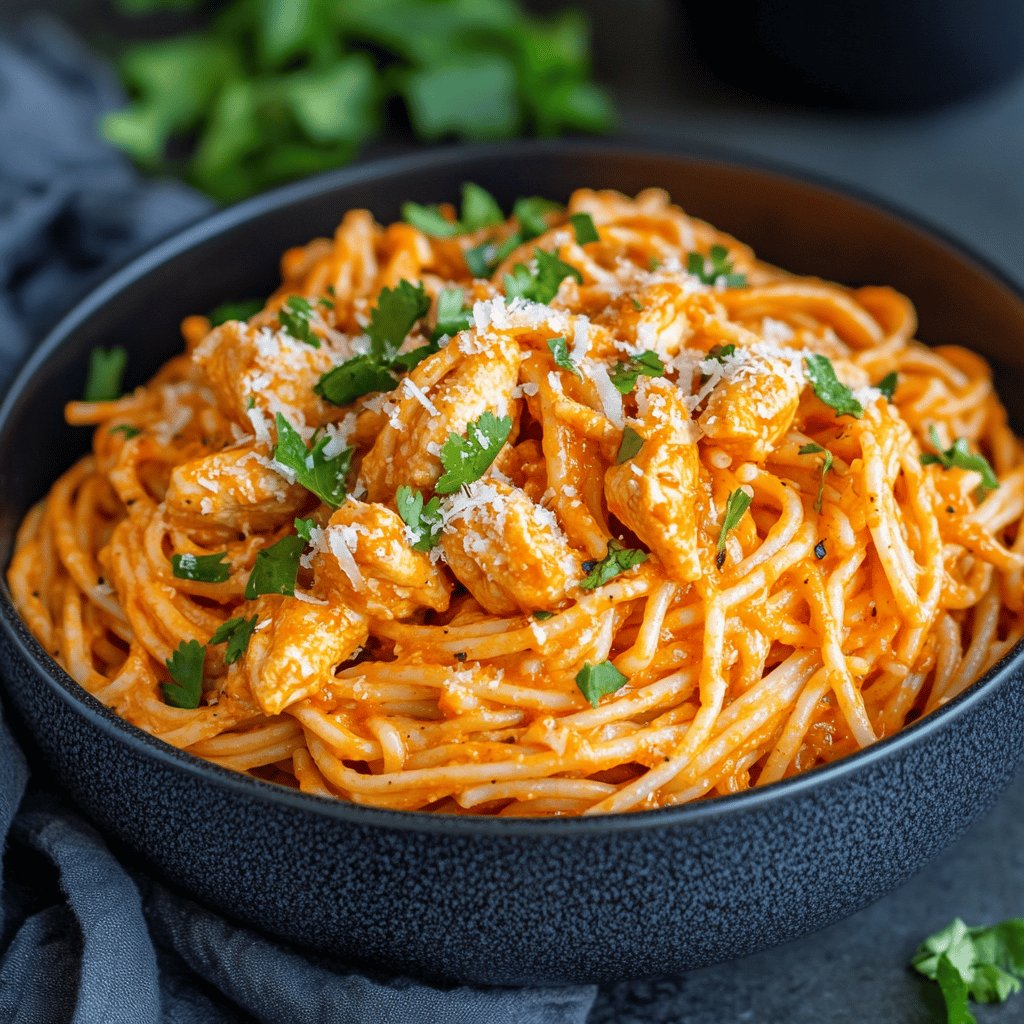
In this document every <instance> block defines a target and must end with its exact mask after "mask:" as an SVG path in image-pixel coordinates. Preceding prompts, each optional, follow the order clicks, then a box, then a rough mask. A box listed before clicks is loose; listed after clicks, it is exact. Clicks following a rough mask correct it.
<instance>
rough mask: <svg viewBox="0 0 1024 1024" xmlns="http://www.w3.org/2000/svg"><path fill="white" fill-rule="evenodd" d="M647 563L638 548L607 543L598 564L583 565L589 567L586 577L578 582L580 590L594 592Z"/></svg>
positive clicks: (615, 541) (644, 552) (611, 541)
mask: <svg viewBox="0 0 1024 1024" xmlns="http://www.w3.org/2000/svg"><path fill="white" fill-rule="evenodd" d="M646 561H647V552H646V551H641V550H640V549H639V548H627V547H623V546H622V545H621V544H620V543H619V542H618V541H617V540H610V541H608V550H607V551H606V552H605V556H604V558H602V559H601V561H600V562H592V563H584V568H587V566H588V564H589V566H590V568H589V571H588V573H587V575H586V576H585V577H584V579H583V580H582V581H581V582H580V588H581V589H582V590H596V589H597V588H598V587H603V586H604V585H605V584H606V583H607V582H608V581H609V580H613V579H615V577H616V576H618V575H619V574H620V573H623V572H626V570H627V569H632V568H634V567H635V566H638V565H640V563H641V562H646Z"/></svg>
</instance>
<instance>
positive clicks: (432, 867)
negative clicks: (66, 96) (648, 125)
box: [0, 143, 1024, 984]
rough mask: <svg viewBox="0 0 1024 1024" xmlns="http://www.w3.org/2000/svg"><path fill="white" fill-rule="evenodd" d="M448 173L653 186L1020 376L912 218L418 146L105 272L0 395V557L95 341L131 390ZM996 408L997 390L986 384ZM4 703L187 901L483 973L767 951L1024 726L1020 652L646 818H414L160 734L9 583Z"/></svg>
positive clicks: (608, 968) (638, 166)
mask: <svg viewBox="0 0 1024 1024" xmlns="http://www.w3.org/2000/svg"><path fill="white" fill-rule="evenodd" d="M464 180H473V181H477V182H479V183H481V184H482V185H485V186H486V187H487V188H489V189H491V190H493V191H494V192H495V194H496V195H497V196H498V197H499V199H500V200H501V201H502V202H503V203H504V204H505V205H506V206H508V205H510V203H511V200H512V199H513V198H514V197H515V196H517V195H521V194H534V193H536V194H541V195H545V196H551V197H555V198H562V199H564V198H565V197H566V196H567V195H568V193H569V192H570V191H571V190H572V189H573V188H575V187H577V186H580V185H591V186H607V187H612V188H617V189H622V190H624V191H626V192H635V191H636V190H638V189H640V188H641V187H643V186H647V185H660V186H664V187H665V188H667V189H668V190H669V191H670V192H671V193H672V195H673V196H674V197H675V199H676V200H678V201H679V202H680V203H681V204H683V205H684V206H685V207H686V208H687V209H688V210H690V211H692V212H693V213H695V214H699V215H700V216H702V217H705V218H707V219H709V220H711V221H712V222H714V223H715V224H717V225H719V226H721V227H722V228H725V229H726V230H728V231H731V232H733V233H734V234H736V235H737V236H738V237H739V238H741V239H743V240H745V241H747V242H750V243H752V244H753V246H754V247H755V249H756V251H757V252H758V253H759V254H760V255H761V256H762V257H764V258H766V259H769V260H772V261H774V262H776V263H778V264H781V265H783V266H786V267H789V268H791V269H793V270H797V271H802V272H807V273H817V274H821V275H823V276H825V277H829V278H834V279H836V280H839V281H845V282H849V283H851V284H856V283H867V282H887V283H891V284H894V285H896V286H897V287H898V288H900V289H902V290H903V291H905V292H907V293H908V294H909V295H910V296H911V297H912V298H913V299H914V301H915V302H916V303H917V305H918V308H919V310H920V313H921V322H922V335H923V337H924V338H925V339H927V340H929V341H932V342H947V341H954V340H957V341H965V342H967V343H969V344H971V345H973V346H975V347H977V348H978V349H979V350H980V351H981V352H983V353H984V354H985V355H986V356H989V357H992V358H994V359H997V360H1000V361H1001V362H1002V363H1004V364H1006V365H1009V366H1011V367H1014V368H1015V369H1017V371H1018V372H1019V371H1020V370H1021V369H1022V368H1024V349H1021V348H1020V347H1019V339H1020V338H1022V337H1024V303H1022V301H1021V298H1020V297H1019V296H1018V295H1016V294H1015V293H1014V292H1013V290H1012V289H1010V288H1009V287H1008V286H1007V285H1006V284H1005V283H1002V282H1000V281H999V280H998V279H997V277H996V276H995V275H994V274H993V273H992V272H991V271H988V270H986V269H984V267H983V265H982V264H981V263H980V261H978V260H977V259H975V258H973V257H971V256H968V255H965V254H964V253H963V252H960V251H958V250H957V249H956V248H955V247H954V246H952V245H950V244H949V243H947V242H944V241H942V240H940V239H939V238H937V237H936V236H935V235H934V234H933V233H929V232H927V231H925V230H922V229H919V228H916V227H912V226H910V225H909V224H908V223H906V221H904V220H901V219H899V218H898V217H896V216H894V215H892V214H891V213H888V212H885V211H884V210H881V209H879V208H877V207H875V206H872V205H868V204H866V203H864V202H862V201H860V200H857V199H852V198H848V197H845V196H842V195H839V194H837V193H836V192H832V191H829V190H827V189H824V188H821V187H819V186H817V185H811V184H807V183H803V182H800V181H796V180H793V179H791V178H788V177H784V176H780V175H779V174H777V173H770V172H766V171H763V170H755V169H752V168H749V167H740V166H735V165H731V164H728V163H723V162H719V161H717V160H704V159H693V158H683V157H677V156H667V155H658V154H651V153H636V152H626V151H623V150H620V149H617V148H614V147H610V146H607V145H604V144H600V145H598V144H584V145H568V144H564V143H550V144H540V145H530V144H516V145H507V146H497V147H488V148H477V149H458V150H449V151H447V152H444V151H441V152H432V153H428V154H424V155H420V156H414V157H409V158H403V159H398V160H392V161H389V162H387V163H381V164H377V165H368V166H363V167H357V168H355V169H352V170H347V171H342V172H339V173H336V174H331V175H327V176H324V177H319V178H315V179H313V180H311V181H307V182H303V183H301V184H298V185H295V186H291V187H289V188H285V189H282V190H280V191H277V192H274V193H272V194H270V195H267V196H264V197H261V198H259V199H255V200H252V201H251V202H248V203H244V204H242V205H241V206H238V207H235V208H234V209H231V210H228V211H226V212H224V213H221V214H218V215H216V216H214V217H211V218H210V219H208V220H206V221H204V222H203V223H201V224H199V225H198V226H196V227H193V228H190V229H188V230H186V231H184V232H182V233H181V234H179V235H177V236H176V237H174V238H172V239H171V240H169V241H167V242H164V243H163V244H161V245H159V246H158V247H156V248H155V249H153V250H152V251H151V252H149V253H148V254H147V255H145V256H143V257H141V258H140V259H138V260H136V261H135V262H133V263H132V264H130V265H129V266H127V267H126V268H125V269H123V270H122V271H120V272H119V273H118V274H116V275H115V276H114V277H112V278H111V279H110V280H109V281H108V282H107V283H106V284H105V285H103V286H102V287H101V288H100V289H98V290H97V291H96V293H95V294H93V295H92V296H91V297H90V298H88V299H87V300H86V301H85V302H83V303H82V304H81V305H80V306H78V308H77V309H75V310H74V311H73V312H72V313H71V314H70V315H69V316H67V317H66V318H65V319H64V320H63V321H62V322H61V323H60V324H59V325H58V327H57V328H56V329H55V330H54V331H53V332H52V333H51V334H50V336H49V337H48V338H47V339H46V340H45V341H44V342H43V343H42V345H41V346H40V348H39V350H38V351H37V352H36V354H35V355H34V356H33V358H32V359H31V360H30V362H29V364H28V365H27V366H26V367H25V369H24V370H23V371H22V373H21V375H20V376H19V377H18V379H17V381H16V383H15V384H14V386H13V388H12V390H11V392H10V393H9V394H8V396H7V399H6V401H5V402H4V404H3V407H2V409H0V564H3V565H6V563H7V560H8V558H9V556H10V550H11V544H12V539H13V537H14V532H15V528H16V526H17V524H18V522H19V520H20V519H21V517H22V514H23V513H24V511H25V510H26V508H27V507H28V506H29V505H30V504H31V503H32V502H33V501H35V500H36V499H38V498H39V497H40V496H41V495H42V494H44V493H45V491H46V490H47V488H48V486H49V485H50V483H51V481H52V480H53V478H54V477H55V476H56V475H57V474H58V472H59V471H61V470H62V469H64V467H65V466H66V465H67V464H68V463H69V462H70V461H71V460H72V458H74V457H75V456H76V455H77V454H79V453H80V452H81V451H83V450H84V449H85V448H86V446H87V444H88V432H87V431H83V430H77V431H76V430H72V429H69V428H68V427H66V426H65V425H64V423H63V420H62V418H61V406H62V405H63V403H64V401H65V400H67V399H70V398H72V397H76V396H77V395H78V394H79V393H80V390H81V386H82V379H83V373H84V368H85V365H86V360H87V356H88V353H89V351H90V349H91V348H92V347H93V346H94V345H98V344H106V345H109V344H111V343H119V344H124V345H127V346H128V347H129V349H130V352H131V360H130V366H131V377H132V379H131V380H130V381H129V383H130V384H136V383H138V382H140V381H142V380H144V379H145V378H146V377H147V376H148V375H149V374H150V373H151V372H152V371H154V370H155V369H156V368H157V366H158V365H159V364H160V363H161V362H163V360H165V359H166V358H167V357H168V356H170V355H171V354H172V353H174V352H176V351H177V350H178V349H179V348H180V341H179V339H178V334H177V323H178V321H179V320H180V319H181V318H182V316H184V315H185V314H188V313H192V312H195V311H197V310H206V309H210V308H211V307H213V306H214V305H216V304H217V303H219V302H220V301H222V300H224V299H230V298H235V297H238V296H243V295H252V294H264V293H266V292H268V291H269V290H270V288H271V287H272V285H273V284H274V282H275V275H276V268H277V260H278V254H279V253H280V252H281V251H282V250H283V249H285V248H286V247H287V246H290V245H295V244H297V243H301V242H304V241H306V240H307V239H309V238H311V237H313V236H315V235H318V234H328V233H330V231H331V230H332V229H333V227H334V225H335V224H336V223H337V221H338V220H339V218H340V217H341V215H342V214H343V213H344V212H345V211H346V210H347V209H349V208H350V207H353V206H366V207H369V208H370V209H372V210H373V211H374V213H376V215H377V216H378V218H380V219H382V220H384V221H388V220H390V219H393V218H395V217H396V216H397V215H398V212H399V205H400V203H401V202H402V200H404V199H416V200H419V201H424V202H426V201H436V200H440V199H446V198H451V197H452V196H455V195H457V192H458V188H459V186H460V184H461V183H462V182H463V181H464ZM1015 397H1016V396H1015V395H1013V394H1012V393H1007V395H1006V398H1007V399H1013V398H1015ZM0 624H2V628H0V651H2V654H3V666H4V676H5V683H6V689H7V693H8V696H9V698H10V701H11V702H12V703H13V705H14V706H15V708H16V709H17V711H18V712H19V713H20V716H21V717H22V719H23V720H24V722H25V723H26V724H27V726H28V728H29V730H30V731H31V732H32V734H33V735H34V737H35V739H36V741H37V743H38V746H39V748H40V750H41V752H42V754H43V756H44V757H45V758H46V760H47V761H48V762H49V764H50V765H51V766H52V769H53V772H54V773H55V775H56V777H57V778H58V779H60V780H61V782H62V783H63V784H64V785H65V786H66V788H67V789H68V790H69V792H70V793H71V796H72V797H73V799H74V800H75V801H77V802H78V803H79V804H80V805H81V806H82V807H83V808H84V809H85V810H86V811H87V812H88V813H89V814H90V815H91V816H92V817H93V818H94V819H95V820H96V822H98V824H99V825H100V826H101V828H103V829H105V830H107V831H108V833H110V834H111V835H113V836H115V837H116V838H117V839H119V840H120V841H122V842H123V843H125V844H127V846H129V847H130V848H132V849H134V850H136V851H138V852H139V853H141V854H142V855H143V856H144V857H145V858H146V860H147V861H148V862H149V864H150V866H151V868H152V870H154V871H155V872H156V873H157V874H158V875H160V876H161V877H163V878H164V879H166V880H168V881H169V882H170V883H171V884H173V885H175V886H177V887H178V888H179V889H181V890H184V891H185V892H187V893H189V894H191V895H193V896H194V897H195V898H196V899H198V900H200V901H202V902H204V903H208V904H211V905H213V906H216V907H218V908H220V909H221V910H223V911H224V912H226V913H228V914H230V915H233V916H234V917H236V918H238V919H240V920H242V921H245V922H249V923H251V924H254V925H257V926H259V927H261V928H264V929H266V930H268V931H270V932H273V933H276V934H277V935H280V936H282V937H284V938H287V939H290V940H292V941H294V942H296V943H299V944H302V945H304V946H307V947H310V948H313V949H317V950H321V951H326V952H330V953H335V954H338V955H340V956H342V957H345V958H349V959H353V960H357V961H360V962H364V963H367V962H368V963H374V964H381V965H387V966H389V967H391V968H392V969H400V970H404V971H410V972H413V973H417V974H420V975H427V976H432V977H440V978H448V979H460V980H469V981H475V982H495V983H534V984H536V983H540V982H565V981H573V982H579V981H591V980H608V979H616V978H624V977H629V976H643V975H655V974H666V973H670V972H678V971H681V970H685V969H687V968H691V967H697V966H700V965H704V964H710V963H713V962H715V961H720V960H725V959H729V958H732V957H738V956H741V955H743V954H745V953H750V952H752V951H754V950H757V949H760V948H763V947H766V946H769V945H772V944H774V943H778V942H781V941H783V940H785V939H789V938H792V937H794V936H797V935H800V934H801V933H804V932H807V931H810V930H812V929H816V928H820V927H822V926H823V925H826V924H829V923H830V922H832V921H835V920H837V919H838V918H840V917H843V916H844V915H846V914H850V913H852V912H853V911H855V910H857V909H858V908H860V907H862V906H864V905H865V904H866V903H869V902H870V901H872V900H875V899H877V898H878V897H879V896H881V895H882V894H883V893H885V892H887V891H889V890H890V889H892V888H893V887H894V886H896V885H898V884H899V883H900V882H902V881H903V880H904V879H905V878H907V877H908V876H909V875H911V874H912V873H913V872H915V871H917V870H918V869H919V868H920V867H921V866H922V865H923V864H925V863H926V862H927V861H928V859H929V858H931V857H933V856H934V855H935V854H936V853H938V851H939V850H941V849H942V848H943V847H944V846H946V845H947V844H948V843H949V842H951V841H952V840H953V839H954V838H956V837H957V836H958V835H960V833H961V832H963V831H964V829H965V828H966V827H967V826H968V825H969V824H970V823H971V822H972V821H973V820H974V819H975V818H976V817H977V816H978V815H979V814H980V813H981V812H982V811H983V810H985V809H986V808H987V807H988V806H989V805H990V804H991V803H992V802H993V801H994V799H995V797H996V795H997V794H998V793H999V791H1000V790H1001V789H1002V787H1003V786H1004V785H1005V784H1006V783H1007V782H1008V780H1009V779H1010V778H1011V775H1012V773H1013V770H1014V767H1015V765H1016V763H1017V759H1018V755H1019V752H1020V750H1021V742H1022V735H1024V702H1022V700H1021V689H1022V670H1021V657H1020V652H1019V651H1018V652H1017V653H1015V654H1014V655H1013V656H1012V657H1011V658H1008V659H1007V660H1005V661H1004V662H1002V663H1001V664H1000V665H999V666H997V667H996V668H995V669H994V670H993V671H992V672H990V673H988V675H987V677H986V678H985V680H984V681H982V682H980V683H978V684H977V685H976V686H974V687H972V688H971V689H970V690H968V691H967V693H965V694H964V695H962V696H961V697H960V698H959V699H957V700H956V701H953V702H952V703H950V704H949V705H948V706H946V707H945V708H943V709H942V710H941V711H939V712H938V713H936V714H934V715H931V716H929V717H928V718H926V719H924V720H923V721H921V722H918V723H917V724H914V725H912V726H910V727H909V728H908V729H906V730H905V731H904V732H902V733H900V734H899V735H897V736H895V737H894V738H892V739H888V740H884V741H882V742H880V743H878V744H877V745H876V746H874V747H872V748H871V749H869V750H866V751H864V752H862V753H860V754H858V755H856V756H854V757H850V758H847V759H846V760H844V761H841V762H839V763H837V764H835V765H833V766H831V767H828V768H823V769H819V770H817V771H815V772H812V773H810V774H808V775H804V776H801V777H799V778H795V779H792V780H788V781H784V782H781V783H777V784H775V785H772V786H768V787H766V788H765V789H763V790H758V791H756V792H750V793H744V794H740V795H737V796H733V797H727V798H722V799H715V800H710V801H707V802H703V803H697V804H694V805H690V806H684V807H679V808H674V809H669V810H661V811H650V812H644V813H640V814H630V815H624V816H619V817H614V816H609V817H603V818H586V819H575V820H571V819H564V820H551V821H531V820H518V821H517V820H510V819H497V820H487V819H481V818H456V817H438V816H429V815H424V814H416V813H401V812H393V811H384V810H376V809H373V808H368V807H356V806H352V805H349V804H345V803H342V802H340V801H338V802H333V801H328V800H323V799H320V798H317V797H311V796H303V795H301V794H298V793H294V792H292V791H290V790H286V789H283V788H278V787H275V786H272V785H269V784H265V783H262V782H258V781H255V780H253V779H251V778H247V777H244V776H241V775H236V774H234V773H232V772H229V771H227V770H224V769H220V768H217V767H214V766H212V765H209V764H207V763H205V762H203V761H200V760H197V759H196V758H194V757H191V756H189V755H187V754H183V753H180V752H178V751H177V750H173V749H172V748H170V747H168V746H164V745H163V744H162V743H160V742H158V741H157V740H154V739H152V738H151V737H150V736H148V735H146V734H145V733H143V732H140V731H139V730H138V729H135V728H133V727H132V726H130V725H127V724H126V723H124V722H122V721H121V720H120V719H118V718H117V717H115V715H114V714H113V713H112V712H110V711H108V710H107V709H106V708H104V707H102V706H101V705H100V704H99V703H97V702H96V701H95V700H94V699H93V698H92V697H90V696H89V695H88V694H87V693H85V691H84V690H82V689H81V688H80V687H79V686H77V685H76V684H75V683H74V682H73V681H72V680H71V679H70V678H69V677H68V676H67V675H65V673H64V672H63V671H61V669H60V668H59V667H58V666H57V665H56V664H55V663H54V662H53V661H52V660H51V659H50V658H49V657H48V656H47V655H46V653H45V652H44V651H43V650H41V649H40V647H39V645H38V644H37V643H36V641H35V640H34V639H33V638H32V637H31V636H30V635H29V634H28V632H27V630H26V629H25V628H24V626H23V625H22V624H21V621H20V620H19V618H18V615H17V613H16V612H15V611H14V609H13V608H12V606H11V603H10V597H9V594H8V593H7V591H6V589H4V590H3V593H2V598H0Z"/></svg>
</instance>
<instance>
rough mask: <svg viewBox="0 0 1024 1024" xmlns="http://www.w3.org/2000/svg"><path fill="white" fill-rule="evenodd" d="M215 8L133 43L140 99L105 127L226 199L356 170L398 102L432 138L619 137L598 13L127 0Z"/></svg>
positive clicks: (133, 80)
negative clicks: (598, 65)
mask: <svg viewBox="0 0 1024 1024" xmlns="http://www.w3.org/2000/svg"><path fill="white" fill-rule="evenodd" d="M114 2H115V3H116V4H117V5H118V6H119V7H120V8H121V9H122V10H124V11H126V12H129V13H134V14H139V13H146V12H148V11H152V10H156V9H158V8H164V9H168V8H170V9H179V10H180V9H189V8H191V9H194V10H197V11H200V12H205V11H207V10H209V12H210V18H209V21H208V23H207V25H206V27H205V28H203V29H202V30H201V31H198V32H193V33H188V34H183V35H179V36H175V37H171V38H166V39H161V40H159V41H155V42H146V43H142V44H140V45H137V46H134V47H132V48H131V49H129V50H128V52H127V53H126V54H125V56H124V58H123V60H122V61H121V74H122V77H123V79H124V81H125V84H126V85H127V87H128V88H129V90H130V91H131V94H132V96H133V97H134V98H133V101H132V103H131V104H130V105H129V106H127V107H126V108H125V109H123V110H119V111H117V112H115V113H112V114H110V115H108V116H107V117H106V118H105V119H104V121H103V125H102V130H103V134H104V135H105V136H106V138H107V139H109V140H110V141H111V142H112V143H114V144H115V145H116V146H119V147H120V148H121V149H123V150H125V151H126V152H127V153H129V154H130V155H131V156H132V157H133V159H135V161H136V162H137V163H138V164H140V165H141V166H142V167H143V168H145V169H147V170H150V171H154V172H161V173H168V172H169V173H172V174H177V175H180V176H183V177H185V178H186V179H187V180H189V181H190V182H191V183H192V184H194V185H196V186H198V187H199V188H201V189H203V190H204V191H206V192H208V193H209V194H210V195H212V196H214V197H215V198H216V199H219V200H221V201H224V202H230V201H234V200H237V199H241V198H243V197H244V196H247V195H251V194H253V193H255V192H258V191H260V190H261V189H265V188H267V187H269V186H272V185H275V184H277V183H280V182H283V181H288V180H290V179H293V178H297V177H300V176H302V175H305V174H310V173H313V172H315V171H320V170H324V169H326V168H330V167H336V166H339V165H341V164H344V163H348V162H349V161H350V160H352V159H353V158H354V157H355V156H356V155H357V154H358V152H359V150H360V148H361V147H362V146H363V145H364V144H365V143H366V142H368V141H369V140H371V139H373V138H374V137H376V136H377V135H379V134H380V132H381V128H382V124H383V122H384V110H385V106H386V105H388V104H393V103H395V102H397V103H398V104H400V105H401V107H402V108H403V109H404V111H405V113H406V115H407V117H408V120H409V122H410V124H411V126H412V129H413V131H414V132H415V133H416V135H417V136H418V137H420V138H421V139H425V140H436V139H442V138H449V137H454V138H459V139H499V138H509V137H512V136H516V135H521V134H529V133H534V134H538V135H557V134H559V133H562V132H566V131H588V132H602V131H606V130H607V129H608V128H609V127H610V126H611V124H612V120H613V113H612V108H611V104H610V102H609V100H608V97H607V96H606V94H605V93H604V92H603V91H602V90H601V89H600V88H599V87H598V86H597V85H595V84H594V83H593V82H592V81H591V80H590V45H589V39H588V26H587V22H586V19H585V17H584V16H583V15H582V14H580V13H579V12H578V11H571V10H566V11H562V12H561V13H560V14H557V15H556V16H554V17H552V18H545V19H539V18H536V17H532V16H530V15H528V14H526V13H525V12H523V11H522V10H521V9H520V7H519V5H518V3H517V2H516V0H228V2H226V3H224V2H222V3H216V2H210V0H207V2H204V0H114Z"/></svg>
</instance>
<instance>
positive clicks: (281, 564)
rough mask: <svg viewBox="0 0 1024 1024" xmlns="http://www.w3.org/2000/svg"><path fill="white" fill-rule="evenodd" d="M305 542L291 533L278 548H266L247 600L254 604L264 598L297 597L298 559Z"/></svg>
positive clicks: (248, 586)
mask: <svg viewBox="0 0 1024 1024" xmlns="http://www.w3.org/2000/svg"><path fill="white" fill-rule="evenodd" d="M305 546H306V542H305V541H304V540H303V539H302V538H301V537H299V536H298V535H297V534H294V533H290V534H288V535H287V536H285V537H282V538H281V539H280V540H279V541H278V542H277V543H276V544H271V545H270V547H268V548H263V550H262V551H260V552H259V553H258V554H257V555H256V562H255V564H254V565H253V567H252V572H251V573H249V579H248V581H247V582H246V584H245V599H246V600H247V601H252V600H254V599H255V598H257V597H259V596H260V595H261V594H289V595H290V594H294V593H295V580H296V578H297V577H298V575H299V556H300V555H301V554H302V549H303V548H304V547H305Z"/></svg>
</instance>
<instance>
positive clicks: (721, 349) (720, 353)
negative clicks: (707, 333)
mask: <svg viewBox="0 0 1024 1024" xmlns="http://www.w3.org/2000/svg"><path fill="white" fill-rule="evenodd" d="M735 354H736V346H735V345H715V346H713V347H712V348H710V349H708V359H714V360H715V361H716V362H719V363H724V362H725V361H726V359H728V358H729V356H732V355H735Z"/></svg>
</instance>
